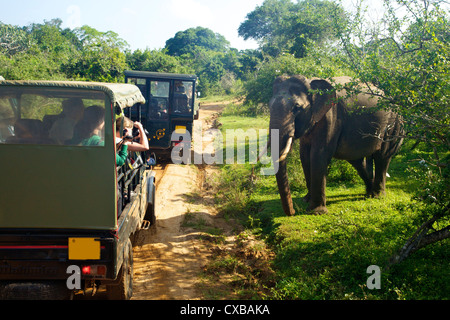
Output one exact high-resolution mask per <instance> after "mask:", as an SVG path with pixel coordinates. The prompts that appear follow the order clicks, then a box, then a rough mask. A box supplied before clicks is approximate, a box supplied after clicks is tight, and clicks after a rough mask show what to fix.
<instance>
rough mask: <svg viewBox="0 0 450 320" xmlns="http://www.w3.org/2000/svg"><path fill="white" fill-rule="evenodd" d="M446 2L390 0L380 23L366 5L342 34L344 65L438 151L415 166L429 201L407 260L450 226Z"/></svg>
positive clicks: (421, 195) (420, 195)
mask: <svg viewBox="0 0 450 320" xmlns="http://www.w3.org/2000/svg"><path fill="white" fill-rule="evenodd" d="M440 4H441V2H440V1H429V0H426V1H418V0H413V1H401V0H399V1H390V0H385V1H384V6H385V9H386V13H385V16H384V17H383V20H382V23H380V24H378V25H375V26H371V25H367V24H366V21H365V19H364V15H363V11H362V8H361V7H359V8H357V9H358V10H356V12H355V15H354V17H353V18H352V19H351V21H352V25H349V26H348V27H347V28H345V29H341V33H340V38H341V42H342V46H343V49H344V52H345V55H343V56H341V57H342V63H343V64H346V65H347V66H349V67H351V68H353V69H354V70H355V73H356V77H357V78H359V79H361V80H362V81H363V82H365V83H366V84H375V85H377V86H378V87H379V88H380V89H382V92H381V93H379V96H380V98H381V103H380V105H381V106H382V107H385V108H389V109H391V110H394V111H396V112H397V113H398V114H400V115H401V116H402V118H403V121H404V128H405V131H406V138H409V139H413V140H414V141H418V142H423V143H425V145H426V146H427V148H428V149H429V152H432V154H433V157H428V158H427V159H422V161H421V163H422V168H420V169H418V168H415V167H410V168H409V169H408V170H410V171H411V172H412V173H414V176H415V178H416V179H418V180H419V181H420V184H419V187H418V188H417V190H419V191H417V192H416V199H419V200H421V204H422V206H421V208H420V210H418V212H420V219H418V220H417V221H420V222H417V223H418V226H420V227H418V229H417V232H416V233H415V234H414V235H412V238H411V239H409V240H408V241H407V244H406V245H405V247H404V248H402V249H401V250H400V251H399V254H398V255H397V257H396V258H395V259H397V260H400V261H401V260H402V259H404V258H405V257H406V256H407V255H408V252H414V251H416V250H418V249H420V248H421V247H422V246H421V245H420V243H427V241H428V240H429V239H433V241H439V240H438V239H440V238H439V235H440V234H443V233H444V234H445V230H448V228H450V223H449V221H450V194H449V193H448V189H449V188H448V186H449V185H450V180H449V178H450V177H449V175H448V173H446V172H448V170H449V169H448V168H449V166H450V162H449V159H450V158H449V150H450V116H449V115H450V100H449V99H450V64H449V60H450V44H449V40H450V35H449V33H448V30H449V21H450V16H449V12H448V10H445V9H444V8H442V7H441V6H440ZM400 10H402V15H399V14H398V12H399V11H400ZM358 90H359V89H358ZM363 90H364V88H363ZM424 221H428V222H427V223H425V224H423V223H424ZM416 237H417V238H416ZM445 238H448V235H447V236H444V239H445ZM421 239H428V240H427V241H425V240H424V241H422V240H421Z"/></svg>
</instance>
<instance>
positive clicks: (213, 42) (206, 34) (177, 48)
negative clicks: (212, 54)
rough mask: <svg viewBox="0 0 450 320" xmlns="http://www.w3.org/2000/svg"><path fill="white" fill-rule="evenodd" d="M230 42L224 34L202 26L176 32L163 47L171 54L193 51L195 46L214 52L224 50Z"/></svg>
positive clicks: (177, 54)
mask: <svg viewBox="0 0 450 320" xmlns="http://www.w3.org/2000/svg"><path fill="white" fill-rule="evenodd" d="M229 46H230V43H229V42H228V41H227V40H226V39H225V37H224V36H222V35H220V34H218V33H214V32H213V31H212V30H210V29H208V28H203V27H197V28H190V29H187V30H185V31H180V32H177V33H176V35H175V37H173V38H170V39H169V40H167V41H166V46H165V49H166V50H167V54H169V55H171V56H181V55H184V54H189V53H191V52H194V51H195V48H196V47H200V48H204V49H206V50H211V51H216V52H226V51H227V50H228V49H229Z"/></svg>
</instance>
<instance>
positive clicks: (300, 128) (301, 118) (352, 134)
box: [269, 75, 404, 216]
mask: <svg viewBox="0 0 450 320" xmlns="http://www.w3.org/2000/svg"><path fill="white" fill-rule="evenodd" d="M352 81H353V79H351V78H350V77H337V78H333V79H332V80H331V81H329V80H325V79H319V78H311V79H307V78H306V77H304V76H301V75H297V76H291V77H288V76H280V77H278V78H277V79H276V80H275V81H274V83H273V96H272V98H271V100H270V102H269V107H270V124H269V126H270V130H271V131H270V132H272V130H279V131H278V133H279V134H278V136H279V151H278V152H276V151H275V154H274V153H272V158H273V161H278V164H279V167H278V171H277V172H276V180H277V185H278V190H279V193H280V198H281V203H282V207H283V211H284V212H285V214H286V215H288V216H293V215H294V214H295V210H294V207H293V202H292V197H291V192H290V187H289V179H288V175H287V167H286V157H287V155H288V153H289V152H290V151H291V149H292V144H293V141H294V140H296V139H300V160H301V163H302V168H303V172H304V174H305V180H306V185H307V189H308V193H307V195H306V196H305V197H304V198H303V200H305V201H306V202H307V203H308V204H309V207H308V212H309V213H312V214H325V213H327V212H328V210H327V207H326V196H325V189H326V176H327V172H328V166H329V164H330V162H331V159H332V158H336V159H342V160H347V161H348V162H349V163H350V164H351V165H352V166H353V167H354V168H355V169H356V170H357V172H358V175H359V176H360V177H361V178H362V179H363V181H364V183H365V186H366V195H367V196H368V197H380V196H383V195H384V194H385V183H386V173H387V170H388V168H389V164H390V161H391V159H392V157H393V156H394V155H395V154H396V153H397V152H398V151H399V150H400V147H401V145H402V143H403V135H404V131H403V130H404V129H403V125H402V119H401V117H400V116H399V115H398V114H397V113H395V112H392V111H390V110H383V109H381V108H375V107H376V106H377V104H378V101H379V94H376V93H380V92H381V91H380V90H378V89H377V88H375V87H371V90H370V91H371V93H358V94H350V92H351V91H350V90H345V85H346V84H348V83H350V82H352ZM336 85H338V86H336ZM373 164H374V165H375V173H374V172H373V171H374V170H373Z"/></svg>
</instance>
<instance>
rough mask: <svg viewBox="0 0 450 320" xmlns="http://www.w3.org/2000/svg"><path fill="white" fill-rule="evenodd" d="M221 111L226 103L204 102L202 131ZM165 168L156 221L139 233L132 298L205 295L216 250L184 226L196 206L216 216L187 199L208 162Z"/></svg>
mask: <svg viewBox="0 0 450 320" xmlns="http://www.w3.org/2000/svg"><path fill="white" fill-rule="evenodd" d="M222 109H223V105H209V106H202V107H201V109H200V118H199V120H197V121H195V122H194V125H199V124H201V125H202V128H203V130H207V129H208V128H210V127H211V121H209V119H210V118H211V116H213V115H214V114H217V113H219V112H220V111H221V110H222ZM194 143H195V142H194ZM165 170H166V171H165V174H164V176H163V178H162V180H161V181H159V182H158V183H159V185H158V187H157V190H156V215H157V222H156V225H155V226H154V227H153V228H151V229H150V230H146V231H140V232H139V233H138V234H137V237H136V241H135V246H134V248H133V255H134V282H133V298H132V299H135V300H196V299H201V298H202V296H201V293H199V292H198V290H197V289H196V284H197V283H198V275H199V273H200V272H201V270H202V267H203V266H204V265H205V264H206V263H207V262H208V257H209V256H210V255H211V249H210V248H207V247H206V246H205V244H204V242H203V241H202V240H201V238H200V237H199V235H200V234H199V232H198V231H196V230H194V229H189V228H184V227H183V225H182V224H183V221H184V219H185V215H186V213H187V212H190V211H191V210H192V208H193V206H195V210H196V211H197V212H198V211H199V210H200V211H201V214H202V215H203V216H205V217H208V216H210V218H211V217H212V216H214V215H215V214H216V212H215V210H214V208H213V207H208V206H205V205H204V204H202V205H200V206H197V205H196V204H192V201H189V199H188V198H189V194H191V193H192V192H195V191H196V190H199V189H198V180H197V179H200V184H201V183H202V181H203V179H204V175H205V166H203V165H199V166H198V167H197V168H196V167H193V166H190V165H174V164H168V165H167V167H166V168H165ZM201 189H202V188H201V187H200V190H201ZM211 219H212V218H211Z"/></svg>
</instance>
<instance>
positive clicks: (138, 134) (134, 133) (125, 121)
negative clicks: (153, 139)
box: [116, 117, 149, 166]
mask: <svg viewBox="0 0 450 320" xmlns="http://www.w3.org/2000/svg"><path fill="white" fill-rule="evenodd" d="M116 145H117V150H119V151H118V152H117V163H118V164H117V165H118V166H121V165H123V164H124V163H125V162H126V159H127V155H128V151H132V152H133V151H136V152H138V151H147V150H148V149H149V144H148V138H147V135H146V134H145V130H144V128H143V126H142V124H141V123H140V122H137V121H136V122H133V121H131V120H130V119H129V118H127V117H120V118H118V119H117V120H116Z"/></svg>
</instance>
